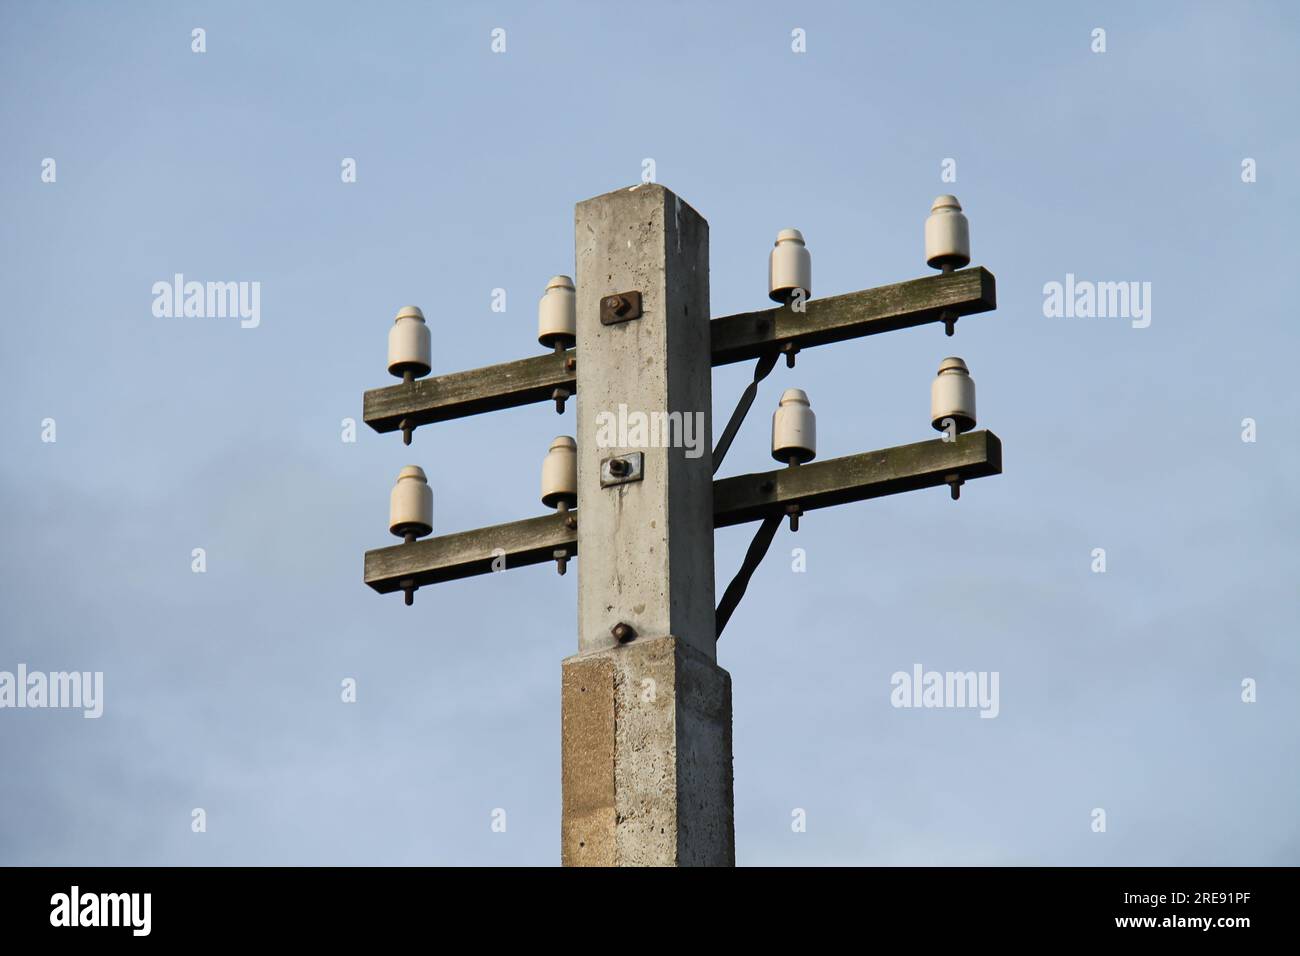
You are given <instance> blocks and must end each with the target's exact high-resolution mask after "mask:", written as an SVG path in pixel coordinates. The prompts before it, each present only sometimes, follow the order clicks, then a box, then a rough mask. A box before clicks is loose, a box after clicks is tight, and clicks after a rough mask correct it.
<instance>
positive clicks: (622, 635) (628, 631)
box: [609, 621, 636, 644]
mask: <svg viewBox="0 0 1300 956" xmlns="http://www.w3.org/2000/svg"><path fill="white" fill-rule="evenodd" d="M609 632H610V633H611V634H613V635H614V640H616V641H618V642H619V643H620V644H626V643H627V642H628V641H630V640H632V638H634V637H636V629H635V628H633V627H632V625H631V624H624V623H623V622H622V621H619V622H618V623H617V624H615V625H614V626H613V627H611V628H610V629H609Z"/></svg>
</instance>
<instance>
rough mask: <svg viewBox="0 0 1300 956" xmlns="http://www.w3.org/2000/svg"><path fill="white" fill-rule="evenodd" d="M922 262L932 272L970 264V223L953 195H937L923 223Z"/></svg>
mask: <svg viewBox="0 0 1300 956" xmlns="http://www.w3.org/2000/svg"><path fill="white" fill-rule="evenodd" d="M925 262H926V264H927V265H929V266H932V267H934V268H935V269H942V268H943V267H944V266H945V265H950V266H952V267H953V268H954V269H960V268H962V267H964V266H967V265H970V223H969V222H967V220H966V214H965V213H964V212H962V211H961V203H959V202H958V201H957V197H956V196H940V197H939V198H938V199H936V200H935V201H934V205H932V206H931V207H930V216H929V218H927V219H926V220H925Z"/></svg>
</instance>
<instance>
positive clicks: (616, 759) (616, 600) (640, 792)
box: [364, 183, 1001, 866]
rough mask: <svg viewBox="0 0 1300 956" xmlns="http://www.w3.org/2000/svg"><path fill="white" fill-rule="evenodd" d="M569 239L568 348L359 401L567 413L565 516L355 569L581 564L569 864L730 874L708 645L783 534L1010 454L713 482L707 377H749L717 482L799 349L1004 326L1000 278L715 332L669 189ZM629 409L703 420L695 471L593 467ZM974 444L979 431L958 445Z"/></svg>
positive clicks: (627, 457) (728, 785)
mask: <svg viewBox="0 0 1300 956" xmlns="http://www.w3.org/2000/svg"><path fill="white" fill-rule="evenodd" d="M953 203H954V204H955V200H954V201H953ZM957 209H960V207H957ZM962 224H963V228H964V219H963V220H962ZM575 234H576V263H577V283H576V296H577V298H576V347H575V348H573V349H570V350H568V351H562V350H558V349H557V351H556V352H555V353H553V354H548V355H544V356H539V357H537V358H529V359H523V360H520V361H515V362H509V363H506V364H505V365H496V366H490V367H488V368H483V369H477V370H475V371H472V372H462V373H456V374H452V375H443V376H438V377H434V378H427V379H419V380H415V379H413V377H412V376H411V375H410V374H407V375H406V379H407V380H406V381H404V382H403V383H402V384H400V385H396V386H392V387H390V388H383V389H375V390H372V391H369V392H367V393H366V395H365V412H364V417H365V420H366V422H367V423H368V424H370V425H371V426H372V427H373V428H375V429H376V430H377V431H380V432H390V431H397V430H403V431H405V432H406V434H407V435H408V436H409V434H410V432H411V431H412V430H413V429H415V428H417V427H418V426H421V425H425V424H429V423H432V422H437V421H443V420H447V419H450V418H456V417H460V416H464V415H473V414H477V413H480V412H486V411H492V410H496V409H501V408H509V407H512V406H516V405H521V404H527V403H530V402H539V401H549V400H552V399H554V398H556V397H557V395H558V396H560V397H564V396H567V395H573V394H575V393H576V395H577V399H578V401H577V405H578V408H577V419H578V427H577V506H578V507H577V510H576V511H574V512H572V513H566V512H563V511H561V512H558V513H555V514H548V515H543V516H541V517H537V518H530V519H525V520H522V521H516V522H512V523H509V524H505V525H497V526H494V527H490V528H483V529H479V530H476V531H466V532H459V533H454V534H449V535H443V536H441V537H437V538H430V539H428V540H425V541H416V540H414V538H415V536H414V535H413V534H411V533H409V531H408V533H406V539H407V540H406V543H405V544H401V545H397V546H395V547H389V548H381V549H377V550H374V551H369V552H367V553H366V561H365V581H366V583H367V584H369V585H370V586H371V587H372V588H374V589H375V590H376V591H379V592H381V593H388V592H392V591H397V590H405V591H407V593H408V596H409V595H410V594H411V593H412V592H413V591H414V590H415V589H417V588H419V587H420V586H423V585H428V584H433V583H437V582H441V581H447V580H453V579H456V578H461V577H466V576H469V575H474V574H483V573H488V572H490V571H492V570H494V561H495V562H498V563H497V564H496V569H499V568H500V567H501V565H500V563H499V562H500V561H501V560H502V559H504V561H505V567H507V568H514V567H519V566H523V565H527V564H536V563H540V562H543V561H550V560H554V559H556V558H557V557H560V558H566V559H567V558H568V557H571V556H573V555H576V554H581V555H582V560H581V561H580V562H579V568H578V606H579V607H578V610H579V614H578V653H577V654H576V655H574V656H573V657H570V658H568V659H567V660H565V661H564V662H563V665H562V717H561V725H562V735H563V741H562V759H563V766H562V781H563V819H562V823H561V856H562V860H563V862H564V864H565V865H598V866H615V865H732V864H734V862H735V837H734V826H733V798H732V747H731V678H730V676H729V675H728V674H727V672H726V671H725V670H723V669H722V668H720V667H719V666H718V663H717V654H716V643H717V639H718V636H719V634H720V632H721V629H722V627H724V626H725V624H726V621H727V619H728V617H729V616H730V614H731V612H732V610H734V608H735V605H736V603H737V602H738V601H739V599H740V596H741V595H742V594H743V593H744V589H745V585H746V583H747V582H748V579H749V575H750V574H752V572H753V570H754V567H755V566H756V565H757V563H758V561H759V560H761V558H762V555H763V553H764V552H765V551H766V549H767V546H768V544H770V542H771V540H772V537H773V535H774V533H775V531H776V528H777V527H778V526H779V523H780V522H781V520H782V519H783V517H784V516H786V515H788V514H795V515H797V514H799V513H805V512H807V511H810V510H813V509H816V508H821V507H826V506H829V505H833V504H841V503H845V502H849V501H857V500H862V499H865V498H872V497H878V496H881V495H888V494H894V493H897V492H901V491H909V490H914V489H919V488H926V487H934V486H937V485H944V484H947V485H949V486H950V487H951V488H952V489H953V496H954V497H956V491H957V488H958V487H959V486H960V485H961V483H962V482H964V481H966V480H968V479H972V478H978V477H983V476H986V475H993V474H998V473H1000V472H1001V445H1000V443H999V441H998V439H997V438H996V437H995V436H994V435H992V434H991V433H989V432H969V433H967V434H964V435H957V434H956V433H955V432H953V433H952V434H949V435H945V437H944V438H942V439H939V440H934V441H926V442H919V443H916V444H913V445H906V446H901V447H898V448H889V449H883V450H880V451H875V452H868V453H866V454H860V455H852V456H849V457H846V458H838V459H832V460H829V461H822V462H817V463H810V464H805V465H800V466H799V467H797V468H793V467H791V468H781V469H778V470H775V471H771V472H765V473H761V474H754V475H742V476H739V477H735V478H726V479H721V480H718V481H715V480H714V478H713V473H714V471H715V464H714V455H710V454H709V453H708V449H709V448H710V447H712V437H711V436H712V425H711V421H710V419H711V409H712V384H711V369H712V367H713V366H715V365H722V364H727V363H731V362H738V361H745V360H747V359H755V360H757V362H758V368H757V369H756V372H755V382H754V385H752V386H750V388H749V389H747V391H746V394H745V396H744V397H743V399H742V402H741V407H740V408H738V409H737V412H736V414H735V415H734V416H733V419H732V422H731V423H730V424H729V426H728V428H727V429H726V434H725V437H724V438H723V440H722V442H721V443H720V444H719V446H718V448H716V449H715V450H714V451H715V455H716V456H717V458H718V460H719V462H720V460H721V456H722V455H723V454H725V451H726V448H727V446H729V444H730V441H731V439H732V438H733V437H734V435H735V432H736V430H737V429H738V427H739V423H740V421H741V419H743V417H744V415H745V413H746V411H747V410H748V408H749V404H750V403H752V401H753V398H754V394H755V393H756V391H757V383H758V381H759V380H761V379H762V378H763V377H764V376H765V375H767V374H768V372H770V371H771V369H772V366H773V365H774V364H775V360H776V358H777V356H779V355H780V354H785V355H787V356H788V357H789V358H790V359H791V361H792V360H793V356H794V354H795V353H797V352H798V351H799V350H800V349H803V348H809V347H812V346H816V345H821V344H827V343H831V342H836V341H842V340H845V339H849V338H854V337H858V336H863V335H871V334H875V333H878V332H885V331H892V330H895V329H901V328H908V327H911V326H914V325H921V324H925V323H931V322H943V323H944V324H945V325H947V326H948V327H949V328H950V329H951V325H952V323H954V322H955V321H956V319H957V318H958V317H959V316H963V315H970V314H975V313H979V312H985V311H989V310H991V309H993V308H994V307H995V305H996V300H995V292H994V281H993V276H992V275H991V274H990V273H988V272H987V271H986V270H984V269H982V268H979V267H975V268H969V269H958V271H945V273H944V274H942V275H936V276H932V277H928V278H924V279H918V280H914V281H911V282H904V283H900V284H898V285H894V286H886V287H883V288H880V289H873V290H867V291H865V292H856V293H850V294H848V295H842V296H836V297H832V298H826V299H818V300H810V301H807V302H806V303H804V304H803V309H802V310H799V309H798V308H792V307H791V305H790V304H789V303H787V304H785V305H782V306H779V307H777V308H771V309H766V310H762V311H759V312H751V313H744V314H741V315H735V316H728V317H725V318H720V319H713V320H710V318H709V239H708V224H707V223H706V222H705V221H704V219H703V217H701V216H700V215H699V214H698V213H697V212H696V211H695V210H694V209H692V208H691V207H690V206H688V205H687V204H686V203H684V202H682V201H681V200H680V199H679V198H678V197H677V196H675V195H674V194H673V193H672V192H670V191H669V190H667V189H665V188H663V187H662V186H659V185H656V184H653V183H651V184H644V185H641V186H636V187H633V188H631V189H622V190H617V191H615V192H611V193H607V194H605V195H603V196H597V197H596V198H594V199H589V200H587V201H585V202H582V203H579V204H578V207H577V214H576V217H575ZM784 235H785V234H784V233H783V236H784ZM795 235H798V234H797V233H795ZM945 268H946V269H950V268H951V267H950V266H946V267H945ZM416 311H417V312H418V310H416ZM403 313H406V310H403ZM401 318H402V316H401V315H399V321H400V320H401ZM561 349H562V347H561ZM391 368H392V367H390V370H391ZM962 368H963V369H964V365H963V366H962ZM394 373H395V374H400V373H399V372H398V371H395V372H394ZM972 397H973V393H972ZM621 405H622V406H626V408H627V409H630V410H635V411H640V412H644V413H651V412H658V413H672V412H678V413H681V414H682V415H683V416H685V415H694V414H695V413H702V415H703V422H704V436H703V440H704V441H705V442H708V443H709V444H708V445H706V446H705V454H702V455H699V456H698V457H694V458H692V457H689V456H688V455H687V449H686V448H684V447H680V446H681V444H682V443H681V442H680V441H678V442H676V443H675V444H676V445H677V446H678V447H662V445H661V444H660V443H658V442H655V441H651V442H649V443H648V444H647V446H644V447H635V448H633V447H614V448H602V447H599V445H598V442H597V439H596V434H597V422H598V419H599V417H600V416H601V415H602V413H611V414H615V415H616V414H617V413H618V410H619V407H620V406H621ZM972 413H973V408H972ZM973 425H974V421H973V414H972V417H971V420H970V422H969V424H967V425H966V426H965V427H967V428H970V427H973ZM935 427H936V428H937V427H940V426H939V425H938V424H937V422H936V425H935ZM958 430H960V428H958ZM416 470H417V471H418V469H416ZM404 473H405V472H404ZM416 490H417V491H419V490H420V489H419V488H416ZM748 521H760V522H762V525H761V527H760V530H759V534H758V535H757V536H756V538H755V543H754V545H752V546H751V548H750V554H749V556H747V558H746V561H745V565H744V567H742V569H741V573H740V574H738V575H737V577H736V580H735V581H733V582H732V586H731V587H729V588H728V589H727V594H726V595H725V596H724V598H723V602H722V605H721V606H719V607H717V608H716V609H715V596H714V567H713V530H714V528H716V527H723V526H726V525H732V524H738V523H742V522H748ZM408 528H409V525H403V526H401V527H398V526H394V531H395V533H399V532H401V531H405V530H407V529H408ZM422 533H427V531H423V532H422Z"/></svg>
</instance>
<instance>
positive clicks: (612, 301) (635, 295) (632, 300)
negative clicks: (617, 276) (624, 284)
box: [600, 290, 641, 325]
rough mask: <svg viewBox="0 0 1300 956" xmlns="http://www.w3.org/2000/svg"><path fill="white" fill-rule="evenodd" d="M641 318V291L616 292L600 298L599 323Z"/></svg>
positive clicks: (607, 323)
mask: <svg viewBox="0 0 1300 956" xmlns="http://www.w3.org/2000/svg"><path fill="white" fill-rule="evenodd" d="M639 318H641V293H640V292H638V291H635V290H634V291H632V292H616V293H614V294H613V295H607V296H604V297H603V298H602V299H601V300H600V324H601V325H616V324H617V323H619V322H628V321H630V320H632V319H639Z"/></svg>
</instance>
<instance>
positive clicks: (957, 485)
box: [943, 475, 966, 501]
mask: <svg viewBox="0 0 1300 956" xmlns="http://www.w3.org/2000/svg"><path fill="white" fill-rule="evenodd" d="M943 480H944V481H946V482H948V487H949V489H951V491H952V500H953V501H956V500H958V499H959V498H960V497H961V486H962V485H963V484H965V483H966V480H965V479H964V478H962V476H961V475H945V476H944V479H943Z"/></svg>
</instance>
